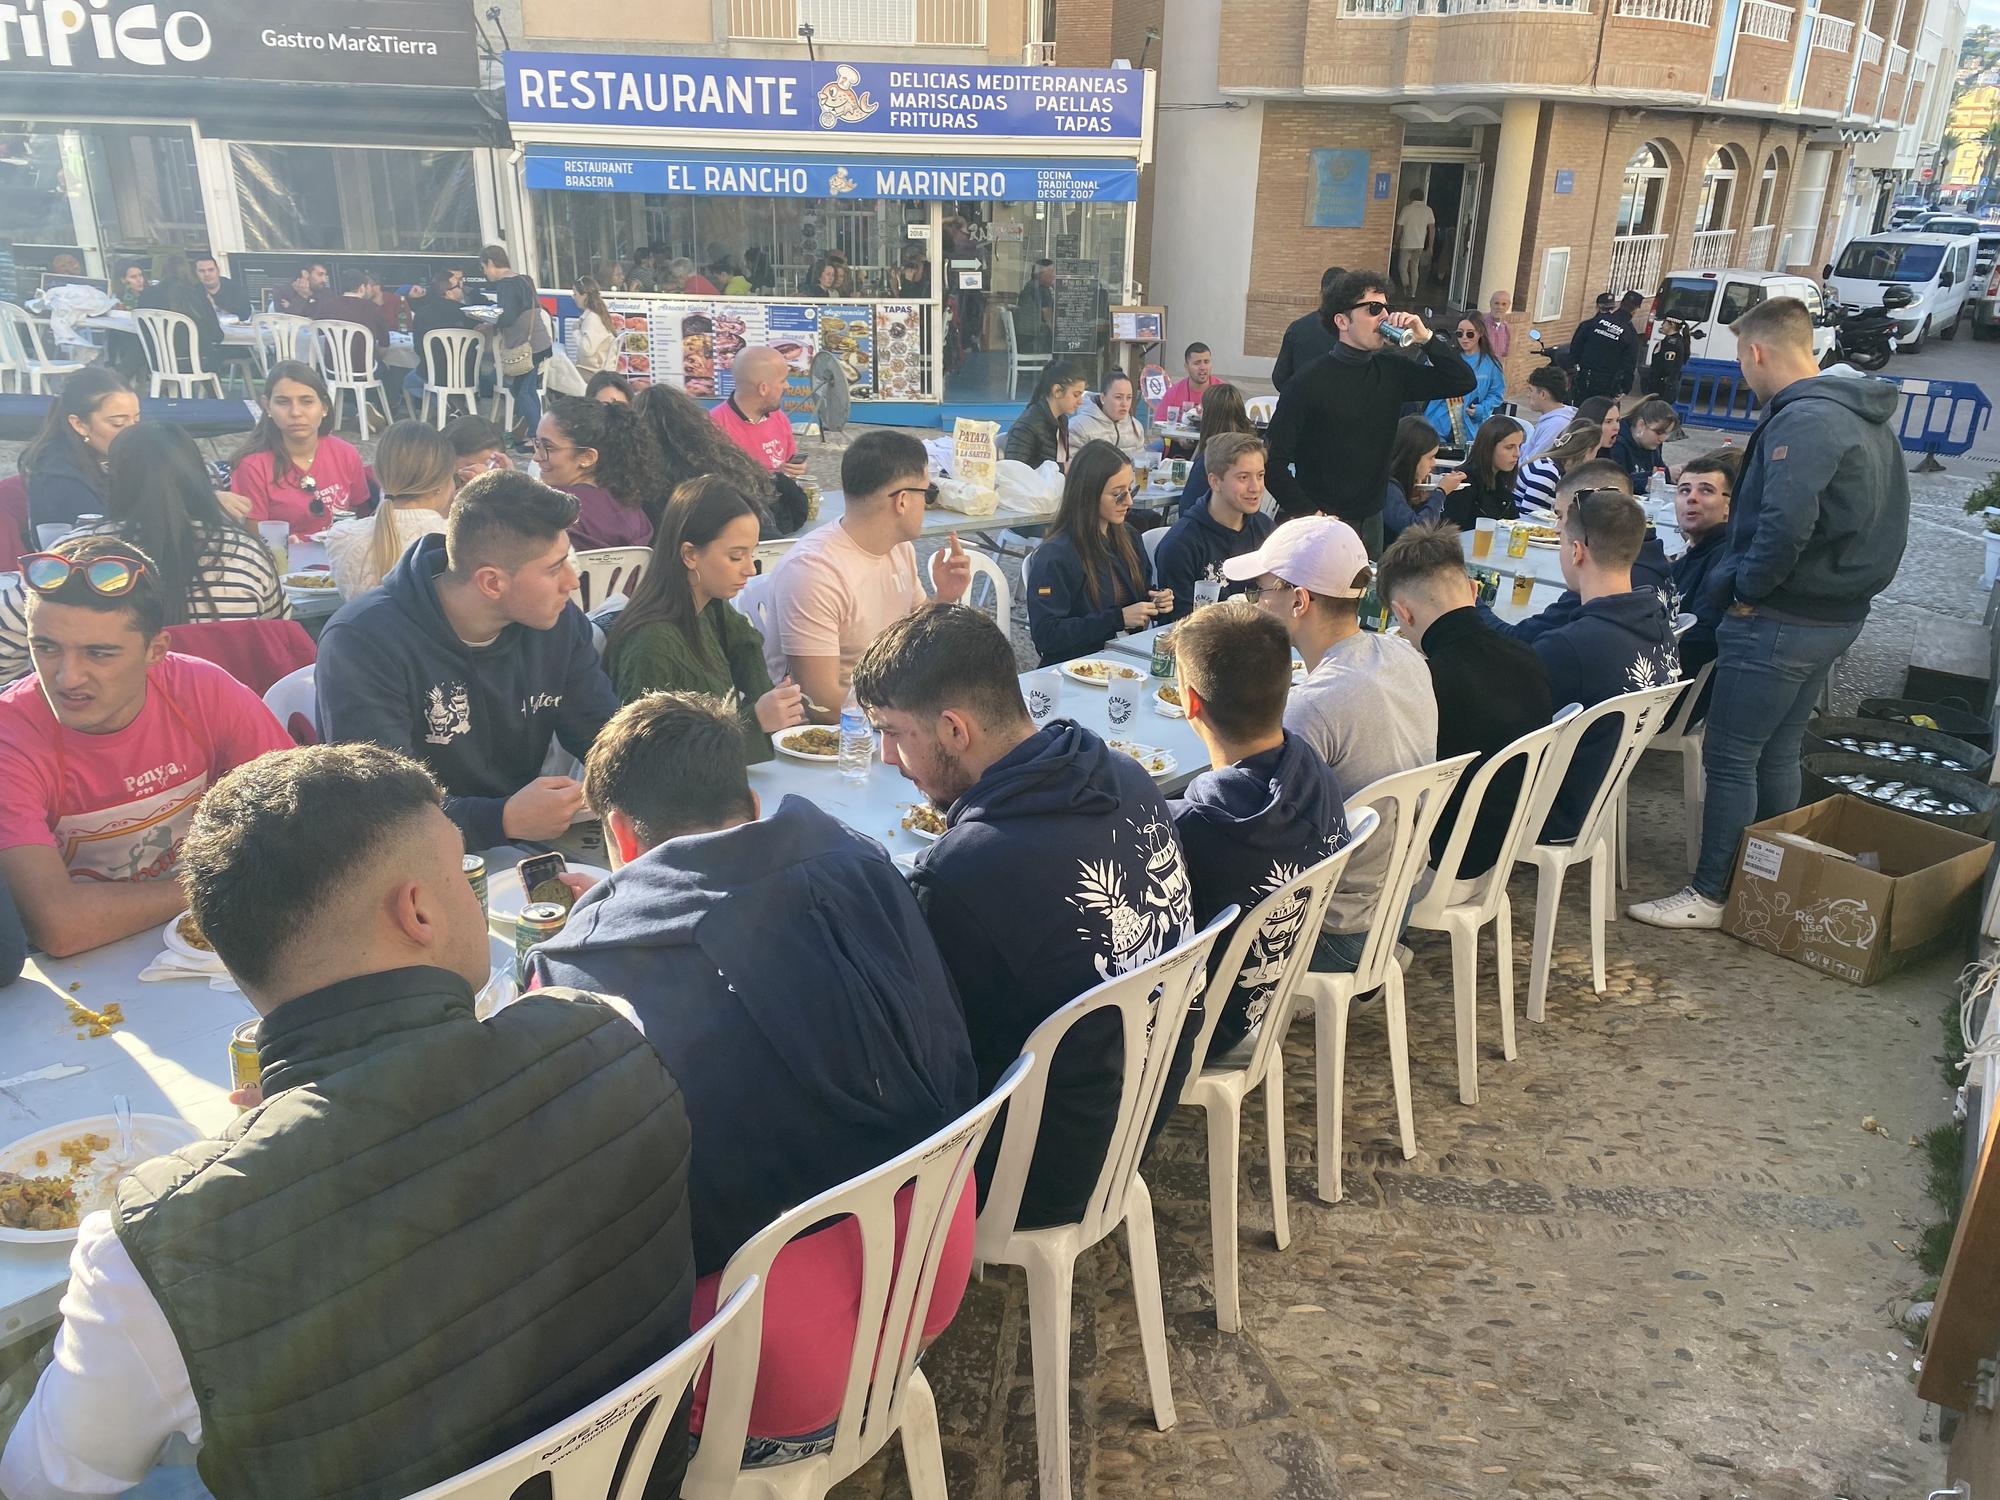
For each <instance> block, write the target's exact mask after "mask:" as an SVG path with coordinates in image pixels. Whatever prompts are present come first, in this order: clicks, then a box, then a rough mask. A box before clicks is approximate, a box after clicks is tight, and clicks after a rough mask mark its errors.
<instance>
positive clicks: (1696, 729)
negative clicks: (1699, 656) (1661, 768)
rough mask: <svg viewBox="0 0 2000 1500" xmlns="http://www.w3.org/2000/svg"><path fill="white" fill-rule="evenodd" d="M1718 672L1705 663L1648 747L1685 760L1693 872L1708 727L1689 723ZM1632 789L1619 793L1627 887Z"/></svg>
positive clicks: (1621, 868) (1621, 871) (1621, 879)
mask: <svg viewBox="0 0 2000 1500" xmlns="http://www.w3.org/2000/svg"><path fill="white" fill-rule="evenodd" d="M1714 673H1715V663H1714V661H1713V660H1710V661H1706V662H1704V663H1702V668H1701V670H1700V671H1699V672H1697V673H1695V675H1694V677H1693V679H1692V680H1691V681H1690V682H1689V683H1688V684H1687V691H1686V692H1685V693H1683V694H1681V698H1680V701H1679V702H1678V703H1676V704H1675V705H1674V711H1673V713H1671V714H1670V715H1668V717H1667V722H1666V723H1664V724H1662V725H1661V726H1660V732H1659V733H1658V734H1656V735H1654V736H1653V739H1652V741H1651V742H1650V743H1649V744H1648V745H1647V746H1646V748H1647V749H1648V750H1678V751H1679V752H1680V757H1681V806H1682V810H1683V816H1684V820H1685V822H1686V824H1687V861H1688V869H1689V870H1690V871H1692V870H1693V869H1694V867H1695V866H1696V865H1697V864H1698V863H1700V861H1701V813H1702V806H1703V800H1704V794H1703V791H1702V780H1701V732H1702V729H1703V727H1704V725H1705V724H1706V722H1707V721H1706V720H1703V722H1702V723H1699V724H1695V725H1693V726H1692V727H1690V725H1689V723H1688V720H1689V719H1690V718H1692V717H1693V716H1694V710H1695V705H1696V704H1697V703H1699V702H1701V695H1702V694H1703V693H1704V692H1706V691H1707V690H1708V679H1709V678H1710V677H1711V676H1713V675H1714ZM1631 791H1632V789H1631V787H1630V785H1629V784H1628V785H1627V786H1625V787H1623V788H1621V789H1620V791H1619V793H1618V884H1619V885H1620V886H1624V885H1625V884H1627V881H1626V878H1625V861H1626V857H1627V855H1628V854H1629V853H1630V847H1631V846H1630V843H1629V836H1628V834H1627V832H1626V821H1627V818H1626V805H1627V803H1628V802H1629V801H1630V800H1631Z"/></svg>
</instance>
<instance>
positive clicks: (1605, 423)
mask: <svg viewBox="0 0 2000 1500" xmlns="http://www.w3.org/2000/svg"><path fill="white" fill-rule="evenodd" d="M1576 417H1577V420H1578V421H1579V422H1581V421H1591V422H1595V423H1597V424H1598V436H1599V438H1600V441H1599V443H1598V445H1597V457H1599V458H1609V457H1611V445H1612V444H1613V443H1615V442H1617V441H1618V430H1619V428H1620V427H1621V426H1622V425H1623V420H1624V419H1623V418H1622V417H1621V416H1620V414H1619V410H1618V398H1617V397H1616V396H1592V397H1591V398H1590V399H1589V400H1587V401H1579V402H1577V404H1576Z"/></svg>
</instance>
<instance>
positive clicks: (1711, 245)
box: [1689, 229, 1736, 271]
mask: <svg viewBox="0 0 2000 1500" xmlns="http://www.w3.org/2000/svg"><path fill="white" fill-rule="evenodd" d="M1735 248H1736V231H1735V230H1733V229H1702V230H1697V231H1696V232H1695V237H1694V246H1693V252H1692V254H1693V258H1692V260H1690V262H1689V264H1690V265H1692V266H1693V267H1694V268H1695V269H1696V270H1697V271H1713V270H1715V269H1717V268H1718V267H1721V266H1726V265H1728V264H1729V256H1730V252H1731V251H1733V250H1734V249H1735Z"/></svg>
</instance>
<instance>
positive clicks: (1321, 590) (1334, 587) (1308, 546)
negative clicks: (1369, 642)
mask: <svg viewBox="0 0 2000 1500" xmlns="http://www.w3.org/2000/svg"><path fill="white" fill-rule="evenodd" d="M1367 566H1368V549H1367V547H1365V546H1364V545H1362V541H1361V536H1360V533H1358V532H1357V531H1355V529H1354V528H1353V527H1352V526H1350V525H1348V524H1347V523H1346V522H1345V521H1343V520H1341V519H1340V518H1339V517H1337V516H1299V517H1298V518H1296V519H1295V520H1290V521H1287V522H1285V523H1284V524H1283V525H1282V526H1280V527H1278V528H1277V530H1275V531H1273V532H1272V533H1271V534H1270V535H1269V536H1267V537H1265V538H1264V545H1263V546H1261V547H1259V548H1258V549H1257V550H1256V551H1255V552H1246V553H1244V554H1243V555H1242V556H1240V557H1232V558H1229V559H1227V560H1225V561H1224V563H1223V564H1222V576H1223V577H1225V578H1227V579H1228V580H1229V581H1230V582H1231V583H1248V582H1249V581H1250V580H1251V579H1253V578H1261V577H1262V576H1263V575H1264V574H1266V573H1275V574H1276V575H1277V576H1278V577H1280V578H1282V579H1284V580H1285V582H1287V583H1289V584H1294V585H1296V586H1297V587H1299V588H1302V589H1306V590H1309V591H1310V592H1312V593H1315V594H1318V595H1319V596H1320V597H1322V598H1325V599H1359V598H1360V597H1361V596H1362V595H1363V594H1364V593H1366V592H1367V590H1366V589H1365V588H1356V587H1355V586H1354V580H1355V578H1356V577H1357V576H1358V575H1359V574H1360V572H1361V570H1362V569H1364V568H1366V567H1367Z"/></svg>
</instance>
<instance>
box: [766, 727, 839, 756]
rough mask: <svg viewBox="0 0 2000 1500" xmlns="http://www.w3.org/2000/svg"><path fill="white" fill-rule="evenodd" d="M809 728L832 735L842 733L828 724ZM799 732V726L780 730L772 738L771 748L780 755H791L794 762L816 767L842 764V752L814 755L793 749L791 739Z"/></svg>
mask: <svg viewBox="0 0 2000 1500" xmlns="http://www.w3.org/2000/svg"><path fill="white" fill-rule="evenodd" d="M807 727H809V728H812V727H816V728H821V729H825V730H827V731H828V732H829V733H831V734H838V733H839V732H840V731H839V730H837V729H834V728H833V727H832V726H831V725H827V724H821V725H817V726H807ZM798 732H799V726H798V725H796V724H795V725H793V726H792V727H791V728H790V729H780V730H778V731H777V732H776V733H775V734H773V735H772V736H771V748H772V749H774V750H776V751H777V752H778V754H780V755H789V756H790V757H791V758H792V759H793V760H804V761H810V762H812V764H814V765H816V766H837V765H839V764H840V752H839V751H838V750H835V751H834V752H833V753H832V754H831V755H814V754H812V753H811V752H809V751H805V750H794V749H793V748H792V747H791V743H790V737H791V736H792V735H795V734H797V733H798Z"/></svg>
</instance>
